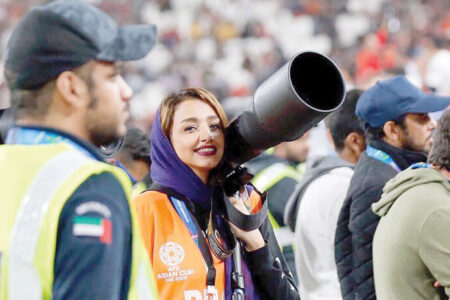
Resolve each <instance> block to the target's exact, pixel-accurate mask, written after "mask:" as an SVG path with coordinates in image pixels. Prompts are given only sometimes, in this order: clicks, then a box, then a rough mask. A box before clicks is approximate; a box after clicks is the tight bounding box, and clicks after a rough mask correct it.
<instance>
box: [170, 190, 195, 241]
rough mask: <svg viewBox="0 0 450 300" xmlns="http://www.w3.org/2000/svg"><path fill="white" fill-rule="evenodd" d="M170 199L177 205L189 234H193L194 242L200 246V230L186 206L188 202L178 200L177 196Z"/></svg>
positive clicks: (176, 207)
mask: <svg viewBox="0 0 450 300" xmlns="http://www.w3.org/2000/svg"><path fill="white" fill-rule="evenodd" d="M170 201H172V204H173V206H174V207H175V209H176V211H177V213H178V215H179V216H180V218H181V219H182V220H183V222H184V224H185V225H186V227H187V229H188V231H189V234H190V235H191V237H192V239H193V240H194V242H195V243H196V244H197V247H199V248H200V245H199V244H198V231H197V228H196V227H195V224H194V221H193V220H192V217H191V215H190V213H189V211H188V209H187V207H186V204H185V203H184V202H183V201H181V200H178V199H177V198H174V197H170Z"/></svg>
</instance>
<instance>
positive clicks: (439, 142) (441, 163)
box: [428, 110, 450, 171]
mask: <svg viewBox="0 0 450 300" xmlns="http://www.w3.org/2000/svg"><path fill="white" fill-rule="evenodd" d="M428 163H430V164H433V165H436V166H438V167H439V168H442V169H446V170H447V171H450V110H446V111H445V112H444V114H443V115H442V117H441V118H440V119H439V121H438V123H437V126H436V130H435V131H434V135H433V146H432V147H431V150H430V153H429V154H428Z"/></svg>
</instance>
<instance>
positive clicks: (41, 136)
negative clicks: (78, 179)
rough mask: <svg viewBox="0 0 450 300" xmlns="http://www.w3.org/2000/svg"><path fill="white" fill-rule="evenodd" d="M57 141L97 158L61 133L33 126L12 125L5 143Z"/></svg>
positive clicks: (28, 143) (49, 142)
mask: <svg viewBox="0 0 450 300" xmlns="http://www.w3.org/2000/svg"><path fill="white" fill-rule="evenodd" d="M57 143H66V144H69V145H71V146H72V147H74V148H75V149H77V150H79V151H81V152H83V153H84V154H86V155H88V156H89V157H91V158H94V159H95V160H97V158H96V157H94V155H92V154H91V153H89V151H87V150H86V149H84V148H83V147H81V146H80V145H78V144H77V143H75V142H74V141H72V140H71V139H69V138H66V137H63V136H62V135H59V134H57V133H55V132H50V131H46V130H42V129H34V128H22V127H13V128H11V129H10V130H9V131H8V135H7V136H6V144H21V145H46V144H57Z"/></svg>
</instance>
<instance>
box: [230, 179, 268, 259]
mask: <svg viewBox="0 0 450 300" xmlns="http://www.w3.org/2000/svg"><path fill="white" fill-rule="evenodd" d="M229 199H230V202H231V204H233V206H234V207H235V208H236V209H238V210H239V211H240V212H242V213H243V214H246V215H249V214H250V212H249V210H248V208H247V206H246V205H245V203H249V202H250V198H249V196H248V193H247V190H246V189H245V188H243V189H242V191H241V192H238V193H236V194H235V195H234V196H232V197H229ZM228 224H230V227H231V230H232V231H233V233H234V235H235V236H236V237H237V238H238V239H240V240H241V241H243V242H244V243H245V248H246V249H247V251H255V250H258V249H260V248H262V247H264V246H265V245H266V242H265V241H264V239H263V237H262V234H261V232H260V231H259V229H255V230H252V231H245V230H242V229H240V228H239V227H237V226H235V225H233V224H232V223H231V222H228Z"/></svg>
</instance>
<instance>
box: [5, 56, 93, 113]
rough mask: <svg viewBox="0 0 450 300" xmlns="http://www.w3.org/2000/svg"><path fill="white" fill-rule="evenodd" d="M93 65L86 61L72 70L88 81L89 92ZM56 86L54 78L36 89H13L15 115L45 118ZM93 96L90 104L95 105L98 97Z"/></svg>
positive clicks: (91, 85)
mask: <svg viewBox="0 0 450 300" xmlns="http://www.w3.org/2000/svg"><path fill="white" fill-rule="evenodd" d="M93 65H94V64H92V63H86V64H84V65H82V66H81V67H78V68H76V69H73V70H71V71H72V72H74V73H75V74H77V75H78V76H79V77H80V78H81V79H83V80H84V81H85V82H86V84H87V86H88V89H89V92H91V91H92V89H93V85H94V84H93V81H92V77H91V75H92V70H93ZM55 87H56V79H53V80H50V81H49V82H47V83H46V84H44V85H43V86H42V87H40V88H38V89H35V90H24V89H12V90H11V103H12V104H13V105H12V107H13V111H14V114H15V117H17V118H21V117H26V116H29V117H33V118H37V119H40V118H43V117H44V116H45V115H46V114H47V112H48V110H49V107H50V104H51V102H52V93H53V91H54V89H55ZM91 98H92V99H91V103H90V106H91V107H94V106H95V105H96V104H97V100H98V99H96V98H95V97H91Z"/></svg>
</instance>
